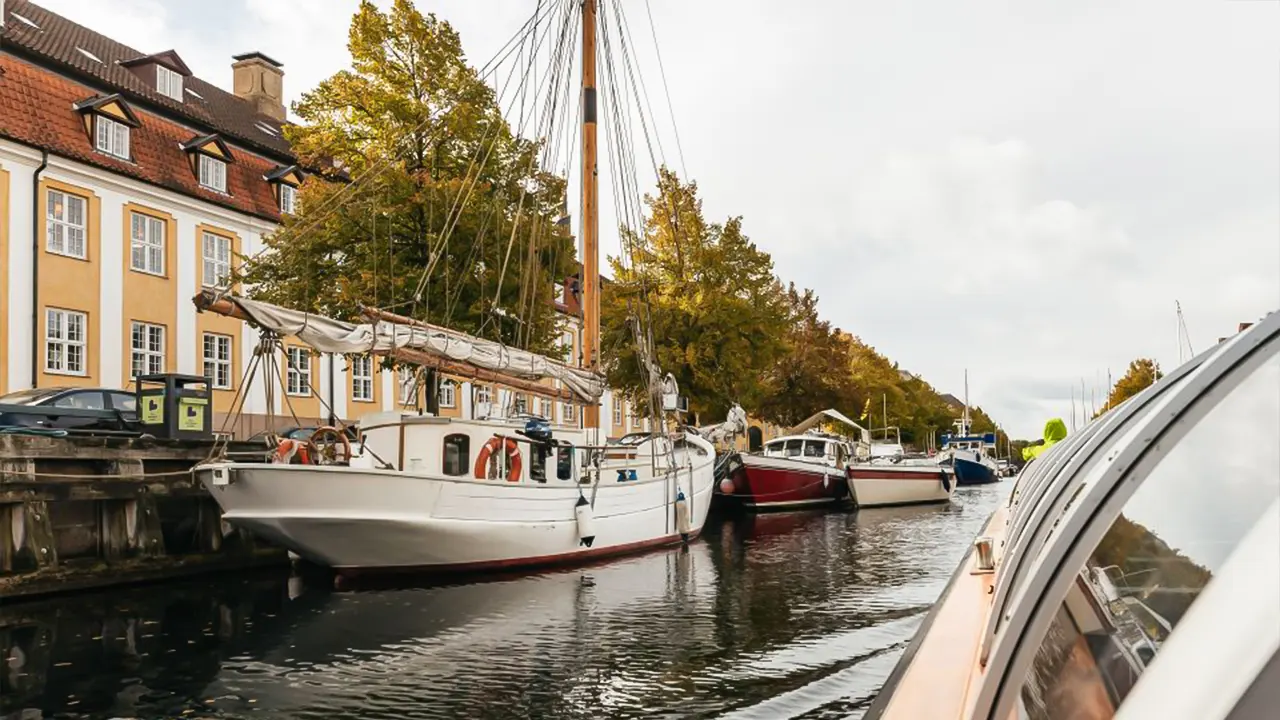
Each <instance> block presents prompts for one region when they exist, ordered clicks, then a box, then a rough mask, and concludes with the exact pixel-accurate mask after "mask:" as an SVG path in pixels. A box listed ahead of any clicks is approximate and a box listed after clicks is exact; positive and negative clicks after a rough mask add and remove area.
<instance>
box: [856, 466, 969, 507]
mask: <svg viewBox="0 0 1280 720" xmlns="http://www.w3.org/2000/svg"><path fill="white" fill-rule="evenodd" d="M846 476H847V478H848V482H849V486H850V491H851V492H852V493H853V496H854V498H855V499H856V501H857V503H858V507H879V506H884V505H916V504H923V503H934V502H947V501H949V500H950V499H951V496H952V494H953V493H954V492H955V478H954V477H952V475H951V473H948V472H947V470H946V469H945V468H942V467H938V466H936V465H935V466H929V465H909V464H905V463H885V462H855V463H850V464H849V467H848V469H847V470H846Z"/></svg>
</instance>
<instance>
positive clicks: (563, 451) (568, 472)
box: [556, 447, 573, 480]
mask: <svg viewBox="0 0 1280 720" xmlns="http://www.w3.org/2000/svg"><path fill="white" fill-rule="evenodd" d="M556 478H557V479H560V480H572V479H573V449H572V448H567V447H562V448H557V449H556Z"/></svg>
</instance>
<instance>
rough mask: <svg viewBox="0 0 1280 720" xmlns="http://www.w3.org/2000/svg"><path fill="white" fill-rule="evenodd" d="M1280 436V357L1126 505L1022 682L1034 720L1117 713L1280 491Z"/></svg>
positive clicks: (1180, 446) (1210, 417) (1216, 411)
mask: <svg viewBox="0 0 1280 720" xmlns="http://www.w3.org/2000/svg"><path fill="white" fill-rule="evenodd" d="M1277 437H1280V355H1278V356H1275V357H1272V358H1271V359H1270V360H1269V361H1268V362H1267V363H1266V364H1265V365H1263V366H1261V367H1260V368H1258V369H1257V370H1255V371H1254V372H1252V374H1251V375H1250V376H1249V377H1248V378H1246V379H1245V380H1244V382H1242V383H1241V384H1240V385H1239V386H1237V387H1236V388H1235V389H1234V390H1233V391H1232V392H1231V394H1230V395H1228V396H1227V397H1226V398H1224V399H1223V400H1222V402H1221V403H1220V404H1219V405H1218V406H1217V407H1215V408H1213V409H1212V410H1211V411H1210V412H1209V413H1208V414H1207V415H1206V416H1205V417H1204V418H1202V419H1201V420H1200V421H1199V422H1198V423H1197V424H1196V425H1195V426H1194V427H1193V428H1191V430H1190V431H1189V433H1188V434H1187V435H1186V437H1184V438H1182V440H1181V441H1179V442H1178V443H1177V444H1176V445H1175V446H1174V447H1173V448H1171V449H1170V450H1169V452H1168V454H1167V455H1166V456H1165V457H1164V458H1162V459H1161V460H1160V462H1159V463H1158V464H1157V465H1156V466H1155V467H1154V468H1153V469H1152V470H1151V473H1150V474H1149V475H1148V477H1147V478H1146V479H1145V480H1144V481H1143V483H1142V485H1141V486H1140V487H1139V488H1138V489H1137V491H1135V492H1134V494H1133V496H1132V497H1131V498H1129V499H1128V500H1127V501H1126V502H1125V504H1124V507H1123V509H1122V510H1121V512H1120V514H1119V516H1117V517H1116V519H1115V520H1114V521H1113V522H1112V523H1111V526H1110V528H1109V529H1108V530H1107V532H1106V534H1105V535H1104V536H1103V538H1102V540H1101V541H1100V542H1099V543H1098V545H1097V547H1095V548H1094V550H1093V553H1092V554H1091V555H1090V557H1089V559H1088V561H1087V562H1086V563H1085V566H1084V567H1083V568H1081V569H1080V571H1079V575H1078V576H1077V578H1076V582H1075V583H1074V584H1073V585H1072V587H1071V590H1070V591H1069V593H1068V595H1067V598H1066V599H1065V600H1064V601H1063V603H1062V606H1061V607H1060V608H1059V610H1058V612H1057V614H1056V615H1055V617H1054V619H1053V621H1052V623H1051V624H1050V627H1049V630H1048V632H1047V633H1046V635H1045V637H1044V638H1043V640H1042V641H1041V644H1040V648H1039V650H1038V652H1037V654H1036V656H1035V660H1034V662H1033V664H1032V667H1031V670H1030V672H1029V673H1028V675H1027V677H1026V678H1025V680H1024V682H1023V685H1022V701H1023V703H1024V706H1025V709H1026V717H1027V718H1029V719H1030V720H1041V719H1050V720H1057V719H1058V718H1068V717H1082V716H1087V717H1110V716H1111V715H1112V714H1113V713H1114V712H1115V711H1116V710H1117V709H1118V708H1119V707H1120V705H1121V704H1122V703H1123V702H1124V699H1125V697H1126V696H1127V695H1128V694H1129V691H1130V690H1131V689H1132V688H1133V686H1134V684H1135V683H1136V682H1137V680H1138V678H1139V677H1141V675H1142V673H1143V671H1144V670H1145V669H1146V667H1147V666H1148V664H1149V663H1150V662H1151V660H1152V659H1153V658H1154V657H1155V655H1157V654H1158V653H1159V651H1160V646H1161V644H1162V643H1163V642H1164V640H1165V638H1166V637H1168V635H1169V633H1170V632H1172V631H1173V629H1174V628H1175V627H1176V626H1177V625H1178V622H1179V621H1180V620H1181V619H1182V617H1183V616H1184V615H1185V614H1186V612H1187V610H1188V608H1190V607H1191V605H1192V604H1193V603H1195V601H1196V599H1197V598H1198V597H1199V595H1200V593H1201V592H1202V591H1203V590H1204V588H1205V587H1206V586H1207V585H1208V584H1209V582H1210V581H1211V580H1212V579H1213V576H1214V573H1216V572H1218V571H1219V570H1220V569H1221V567H1222V565H1223V563H1224V562H1226V560H1227V558H1228V557H1230V555H1231V553H1232V552H1233V551H1234V550H1235V548H1236V546H1237V545H1238V544H1239V543H1240V541H1241V540H1242V539H1243V537H1244V536H1245V534H1247V533H1248V532H1249V530H1250V529H1251V528H1252V527H1253V525H1254V523H1255V522H1256V521H1257V520H1258V518H1259V517H1260V516H1261V515H1262V513H1263V512H1264V511H1265V510H1266V509H1267V508H1268V507H1269V506H1271V504H1272V503H1273V502H1274V501H1275V500H1276V498H1277V497H1280V443H1277V442H1276V438H1277ZM1224 447H1230V448H1238V451H1236V452H1231V453H1223V452H1221V448H1224Z"/></svg>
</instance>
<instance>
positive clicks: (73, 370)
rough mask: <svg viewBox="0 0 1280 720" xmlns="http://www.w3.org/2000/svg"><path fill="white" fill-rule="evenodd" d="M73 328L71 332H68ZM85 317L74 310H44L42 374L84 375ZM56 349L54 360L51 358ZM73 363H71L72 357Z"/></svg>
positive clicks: (85, 355) (85, 359) (86, 331)
mask: <svg viewBox="0 0 1280 720" xmlns="http://www.w3.org/2000/svg"><path fill="white" fill-rule="evenodd" d="M73 325H74V326H75V328H74V329H75V332H72V329H73ZM88 332H89V316H88V315H86V314H85V313H82V312H78V311H76V310H63V309H61V308H46V309H45V319H44V346H45V349H44V371H45V372H46V373H50V374H54V375H79V376H84V375H87V374H88V373H87V371H86V367H87V366H88V364H89V363H88V343H87V342H86V336H87V334H88ZM55 348H56V349H58V351H59V352H58V359H57V360H56V361H54V359H53V358H52V357H51V355H52V351H53V350H54V349H55ZM73 355H74V356H75V357H76V358H77V362H75V363H73V362H72V356H73Z"/></svg>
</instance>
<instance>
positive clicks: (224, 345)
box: [200, 332, 235, 390]
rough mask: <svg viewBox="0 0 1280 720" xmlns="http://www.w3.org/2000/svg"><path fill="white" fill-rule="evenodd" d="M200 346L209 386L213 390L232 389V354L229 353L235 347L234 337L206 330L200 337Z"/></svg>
mask: <svg viewBox="0 0 1280 720" xmlns="http://www.w3.org/2000/svg"><path fill="white" fill-rule="evenodd" d="M210 341H212V343H211V342H210ZM200 347H201V355H202V357H203V358H204V376H205V377H207V378H209V384H210V386H212V387H213V389H215V390H230V389H232V380H231V369H232V360H231V358H232V357H233V356H232V354H231V353H232V351H233V349H234V347H235V340H234V338H232V337H231V336H230V335H222V334H220V333H210V332H207V333H204V334H203V335H202V336H201V338H200ZM210 350H212V352H210ZM224 350H225V351H226V352H225V353H224V352H223V351H224ZM224 378H225V379H224Z"/></svg>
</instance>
